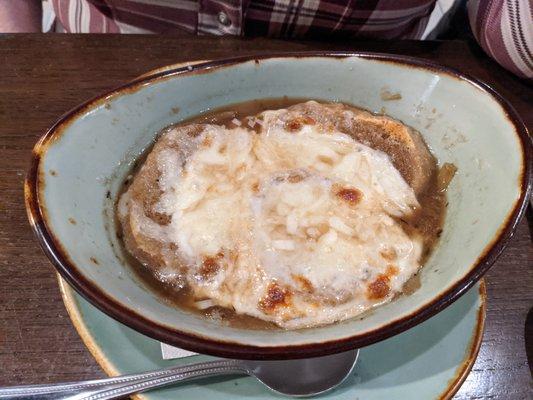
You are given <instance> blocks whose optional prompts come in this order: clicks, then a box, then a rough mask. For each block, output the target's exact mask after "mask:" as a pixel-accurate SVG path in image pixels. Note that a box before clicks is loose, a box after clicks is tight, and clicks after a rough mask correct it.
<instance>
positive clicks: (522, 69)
mask: <svg viewBox="0 0 533 400" xmlns="http://www.w3.org/2000/svg"><path fill="white" fill-rule="evenodd" d="M50 1H51V2H52V5H53V8H54V11H55V14H56V16H57V18H58V20H59V22H60V24H61V25H62V27H63V29H64V30H65V31H66V32H80V33H83V32H87V33H88V32H92V33H108V32H109V33H168V32H173V31H176V30H186V31H189V32H191V33H196V34H199V35H203V34H211V35H236V36H269V37H277V38H287V39H290V38H320V39H325V38H333V37H342V38H352V37H358V38H378V39H422V38H425V36H426V33H425V30H426V27H427V25H428V21H429V19H430V16H431V15H432V13H433V14H435V11H438V4H437V0H401V1H400V0H50ZM531 2H532V0H499V1H498V0H469V2H468V11H469V18H470V24H471V27H472V30H473V33H474V35H475V37H476V39H477V40H478V42H479V43H480V45H481V46H482V47H483V49H484V50H485V51H486V52H487V53H488V54H489V55H490V56H491V57H493V58H494V59H495V60H496V61H498V62H499V63H500V64H501V65H503V66H504V67H505V68H507V69H509V70H510V71H512V72H513V73H515V74H517V75H519V76H522V77H528V78H533V56H532V50H533V17H532V12H533V7H532V4H531ZM446 3H449V4H450V3H453V0H447V1H446ZM436 4H437V7H436ZM502 4H503V6H502Z"/></svg>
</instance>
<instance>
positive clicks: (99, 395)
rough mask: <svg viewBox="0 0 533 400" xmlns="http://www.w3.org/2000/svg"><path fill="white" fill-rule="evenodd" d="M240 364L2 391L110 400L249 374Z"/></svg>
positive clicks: (6, 395)
mask: <svg viewBox="0 0 533 400" xmlns="http://www.w3.org/2000/svg"><path fill="white" fill-rule="evenodd" d="M246 373H247V372H246V368H245V367H244V366H242V364H241V363H240V362H239V361H238V360H229V359H228V360H217V361H209V362H204V363H197V364H190V365H184V366H178V367H170V368H166V369H161V370H157V371H152V372H145V373H140V374H133V375H123V376H119V377H114V378H106V379H98V380H90V381H81V382H68V383H57V384H51V385H27V386H13V387H7V388H0V399H13V400H14V399H39V400H56V399H69V400H108V399H118V398H122V397H124V396H127V395H129V394H133V393H139V392H144V391H146V390H149V389H153V388H156V387H161V386H166V385H170V384H172V383H176V382H182V381H187V380H191V379H196V378H200V377H207V376H215V375H231V374H239V375H242V374H246Z"/></svg>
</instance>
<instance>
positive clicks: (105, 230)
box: [25, 53, 531, 359]
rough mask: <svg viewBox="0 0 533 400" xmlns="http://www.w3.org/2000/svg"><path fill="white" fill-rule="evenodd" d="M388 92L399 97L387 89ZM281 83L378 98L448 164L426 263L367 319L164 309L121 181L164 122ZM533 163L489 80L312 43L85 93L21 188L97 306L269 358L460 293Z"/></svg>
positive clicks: (39, 152) (386, 327)
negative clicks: (405, 292)
mask: <svg viewBox="0 0 533 400" xmlns="http://www.w3.org/2000/svg"><path fill="white" fill-rule="evenodd" d="M386 92H390V93H394V94H396V93H397V94H399V96H393V98H395V99H396V100H389V101H387V99H388V98H390V97H388V96H383V95H384V94H386ZM282 96H289V97H299V98H310V99H321V100H327V101H342V102H347V103H350V104H354V105H356V106H359V107H362V108H366V109H368V110H370V111H373V112H380V111H381V112H383V111H385V112H386V113H387V114H389V115H391V116H393V117H394V118H397V119H399V120H401V121H403V122H404V123H406V124H408V125H411V126H413V127H415V128H416V129H418V130H419V131H420V132H421V133H422V135H423V136H424V138H425V140H426V142H427V143H428V145H429V146H430V148H431V150H432V151H433V153H434V154H435V156H436V157H437V158H438V160H439V162H441V163H444V162H452V163H454V164H455V165H456V166H457V168H458V172H457V175H456V176H455V178H454V179H453V181H452V183H451V185H450V187H449V190H448V200H449V205H448V211H447V216H446V221H445V225H444V230H443V234H442V237H441V240H440V242H439V244H438V246H437V247H436V249H435V250H434V252H433V253H432V255H431V258H430V259H429V260H428V262H427V263H426V265H425V266H424V268H423V269H422V272H421V287H420V288H419V289H418V290H417V291H416V292H414V293H413V294H411V295H409V296H400V297H399V298H397V299H396V300H395V301H393V302H391V303H389V304H387V305H385V306H383V307H380V308H376V309H375V310H374V311H372V312H371V313H369V314H367V315H365V316H364V317H363V318H354V319H350V320H347V321H343V322H340V323H336V324H332V325H328V326H323V327H318V328H312V329H304V330H297V331H284V330H274V331H262V330H245V329H237V328H233V327H228V326H223V325H219V324H216V323H215V322H213V321H208V320H206V319H202V318H200V317H198V316H196V315H192V314H189V313H187V312H184V311H180V310H178V309H176V308H173V307H172V306H170V305H168V304H166V303H165V302H164V301H162V300H161V299H160V298H158V297H157V296H156V295H155V294H154V293H153V292H151V291H150V290H149V289H147V288H146V287H145V286H144V285H143V284H142V283H141V282H140V281H139V280H138V279H137V278H136V276H135V275H134V274H133V273H132V272H131V270H130V269H129V268H128V266H127V265H126V263H125V261H124V257H123V255H122V253H121V249H120V245H119V243H118V240H117V237H116V234H115V231H114V224H113V218H114V217H113V201H114V199H115V198H116V196H117V191H118V190H119V188H120V185H121V183H122V182H123V180H124V178H125V176H126V175H127V174H128V173H129V171H130V168H131V164H132V162H133V161H134V160H135V159H136V157H137V156H138V155H139V154H140V153H141V152H142V150H143V149H145V148H146V147H147V146H149V145H150V144H151V143H152V142H153V140H154V137H155V135H156V133H157V132H158V131H159V130H160V129H162V128H163V127H165V126H167V125H169V124H171V123H175V122H177V121H180V120H182V119H185V118H188V117H191V116H194V115H196V114H199V113H202V112H204V111H207V110H210V109H213V108H216V107H218V106H222V105H227V104H230V103H237V102H243V101H246V100H251V99H257V98H276V97H282ZM400 97H401V98H400ZM530 173H531V143H530V140H529V137H528V134H527V131H526V128H525V127H524V125H523V123H522V122H520V120H519V118H518V116H517V114H516V112H515V111H514V110H513V109H512V108H511V107H510V106H509V104H508V103H507V102H506V101H505V100H504V99H502V98H501V97H500V96H499V95H498V94H497V93H495V92H494V91H493V90H492V89H491V88H490V87H488V86H487V85H485V84H483V83H481V82H479V81H476V80H475V79H472V78H469V77H466V76H465V75H464V74H462V73H460V72H457V71H454V70H451V69H448V68H445V67H441V66H438V65H434V64H431V63H429V62H426V61H422V60H418V59H413V58H408V57H402V56H391V55H384V54H369V53H313V54H285V55H273V56H262V57H260V58H238V59H227V60H219V61H212V62H205V63H201V64H197V65H194V66H188V67H179V68H168V69H167V70H164V71H163V72H157V73H155V74H152V75H149V76H144V77H143V78H140V79H138V80H136V81H134V82H131V83H128V84H126V85H124V86H122V87H120V88H118V89H115V90H113V91H111V92H109V93H106V94H104V95H102V96H99V97H97V98H95V99H93V100H90V101H88V102H86V103H84V104H82V105H80V106H79V107H77V108H76V109H74V110H72V111H71V112H69V113H67V114H66V115H65V116H63V117H62V118H61V119H60V120H59V121H58V122H57V123H56V124H55V125H54V126H53V127H52V128H51V129H50V130H49V131H48V132H47V133H46V134H45V135H44V136H43V137H42V139H41V140H40V141H39V143H38V144H37V145H36V146H35V148H34V153H33V162H32V165H31V169H30V171H29V174H28V176H27V180H26V187H25V191H26V203H27V209H28V213H29V217H30V221H31V224H32V226H33V228H34V230H35V232H36V233H37V236H38V238H39V240H40V243H41V245H42V247H43V248H44V250H45V252H46V254H47V255H48V257H49V258H50V259H51V261H52V262H53V264H54V265H55V266H56V268H57V269H58V271H59V272H60V273H61V275H62V276H63V277H64V278H65V279H66V280H67V281H68V282H69V283H70V284H71V285H72V286H73V287H74V288H75V289H76V290H77V291H78V292H79V293H81V294H82V295H83V296H84V297H85V298H86V299H88V300H89V301H90V302H92V303H93V304H94V305H96V306H97V307H99V308H100V309H101V310H103V311H104V312H105V313H107V314H109V315H110V316H112V317H113V318H115V319H117V320H118V321H120V322H122V323H124V324H126V325H129V326H130V327H132V328H134V329H136V330H138V331H140V332H141V333H144V334H146V335H148V336H151V337H153V338H156V339H158V340H160V341H163V342H167V343H170V344H173V345H176V346H180V347H182V348H185V349H189V350H193V351H196V352H200V353H206V354H212V355H219V356H226V357H235V358H265V359H266V358H271V359H273V358H299V357H311V356H318V355H324V354H327V353H334V352H340V351H343V350H347V349H350V348H355V347H361V346H366V345H368V344H371V343H374V342H377V341H380V340H382V339H385V338H387V337H390V336H392V335H395V334H397V333H399V332H402V331H404V330H406V329H408V328H410V327H412V326H414V325H416V324H418V323H420V322H422V321H423V320H425V319H427V318H428V317H430V316H431V315H433V314H435V313H436V312H438V311H440V310H442V309H443V308H444V307H446V306H447V305H449V304H450V303H451V302H453V301H454V300H456V299H457V298H458V297H459V296H461V295H462V294H463V293H465V292H466V291H467V290H468V289H469V288H470V287H471V286H472V285H473V284H474V282H476V281H477V280H478V279H479V278H480V277H481V276H482V275H483V274H484V273H485V272H486V271H487V269H488V268H489V267H490V266H491V265H492V264H493V263H494V261H495V260H496V258H497V257H498V255H499V254H500V253H501V251H502V250H503V248H504V246H505V244H506V243H507V241H508V240H509V238H510V237H511V235H512V233H513V231H514V229H515V227H516V225H517V222H518V220H519V218H520V216H521V215H522V214H523V211H524V209H525V205H526V198H527V197H528V196H529V191H530V183H529V177H530Z"/></svg>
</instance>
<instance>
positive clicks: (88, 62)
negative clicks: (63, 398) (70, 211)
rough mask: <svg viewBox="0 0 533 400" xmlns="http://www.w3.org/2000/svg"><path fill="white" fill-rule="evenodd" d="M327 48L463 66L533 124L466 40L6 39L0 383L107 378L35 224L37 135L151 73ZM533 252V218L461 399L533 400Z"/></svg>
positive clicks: (502, 277) (497, 282) (497, 288)
mask: <svg viewBox="0 0 533 400" xmlns="http://www.w3.org/2000/svg"><path fill="white" fill-rule="evenodd" d="M323 49H335V50H365V51H377V52H388V53H398V54H406V55H411V56H416V57H422V58H427V59H430V60H434V61H437V62H439V63H442V64H445V65H447V66H452V67H456V68H458V69H461V70H463V71H465V72H467V73H469V74H471V75H474V76H476V77H478V78H480V79H482V80H484V81H485V82H488V83H489V84H491V85H492V86H493V87H494V88H495V89H496V90H497V91H499V92H500V93H501V94H502V95H504V96H505V97H507V99H508V100H509V101H510V102H511V103H512V104H513V106H514V107H515V108H516V109H517V111H518V112H519V114H520V115H521V116H522V118H523V119H524V121H525V123H526V125H527V126H528V128H529V129H530V130H531V129H532V128H533V90H532V88H531V87H530V86H529V87H528V86H527V85H526V84H524V83H523V82H521V81H520V80H518V79H517V78H515V77H513V76H512V75H511V74H509V73H507V72H506V71H505V70H504V69H502V68H501V67H499V66H498V65H497V64H496V63H494V62H493V61H491V60H490V59H489V58H488V57H486V56H485V55H484V53H483V52H482V51H481V50H480V49H479V48H478V47H477V46H476V45H474V44H471V43H466V42H460V41H449V42H414V41H393V42H344V43H340V42H339V43H320V42H283V41H271V40H263V39H247V40H238V39H220V38H214V37H199V38H197V37H190V36H183V37H177V36H174V37H170V36H169V37H161V36H159V37H156V36H134V35H123V36H118V35H106V36H103V35H0V385H8V384H23V383H37V382H43V383H44V382H57V381H64V380H77V379H88V378H96V377H102V376H103V372H102V371H101V370H100V368H99V366H98V365H97V364H96V362H95V361H94V360H93V358H92V357H91V355H90V354H89V352H88V351H87V350H86V349H85V347H84V345H83V343H82V342H81V340H80V338H79V337H78V335H77V333H76V331H75V330H74V328H73V327H72V325H71V324H70V320H69V318H68V315H67V313H66V311H65V308H64V306H63V302H62V301H61V297H60V294H59V290H58V286H57V280H56V275H55V272H54V269H53V268H52V266H51V264H50V263H49V262H48V260H47V259H46V257H45V256H44V254H43V253H42V252H41V250H40V249H39V246H38V244H37V241H36V239H35V238H34V236H33V233H32V232H31V230H30V227H29V224H28V222H27V219H26V213H25V210H24V201H23V179H24V175H25V172H26V169H27V167H28V162H29V159H30V153H31V149H32V147H33V145H34V144H35V142H36V141H37V139H38V138H39V136H40V135H41V134H43V132H44V131H45V130H46V129H47V128H48V127H49V126H50V125H51V124H52V123H53V122H54V121H55V120H56V119H57V118H58V117H59V116H60V115H61V114H62V113H64V112H65V111H67V110H69V109H70V108H72V107H74V106H75V105H77V104H78V103H80V102H82V101H84V100H86V99H87V98H89V97H91V96H94V95H96V94H99V93H101V92H102V91H106V90H108V89H110V88H112V87H114V86H117V85H119V84H121V83H124V82H126V81H128V80H129V79H132V78H133V77H135V76H137V75H139V74H141V73H143V72H145V71H147V70H149V69H152V68H156V67H160V66H163V65H166V64H171V63H176V62H182V61H189V60H197V59H213V58H220V57H228V56H237V55H245V54H259V53H264V52H269V51H306V50H323ZM532 256H533V247H532V241H531V230H530V227H529V226H528V223H527V221H526V220H525V219H524V220H523V221H522V222H521V223H520V225H519V227H518V230H517V232H516V234H515V236H514V237H513V239H512V240H511V242H510V244H509V246H508V247H507V249H506V250H505V252H504V253H503V254H502V256H501V257H500V259H499V260H498V262H497V263H496V264H495V265H494V266H493V267H492V269H491V270H490V271H489V273H488V274H487V275H486V282H487V286H488V307H487V320H486V329H485V333H484V337H483V344H482V346H481V350H480V353H479V356H478V359H477V361H476V363H475V365H474V367H473V369H472V372H471V373H470V375H469V377H468V379H467V380H466V382H465V383H464V385H463V386H462V388H461V389H460V390H459V392H458V393H457V394H456V397H455V399H531V398H532V397H531V396H532V395H533V394H532V392H533V390H532V388H533V384H532V382H533V381H532V377H531V365H532V364H531V361H532V360H531V354H532V352H533V348H532V344H531V341H532V340H533V338H532V332H531V330H532V322H531V319H532V318H533V309H532V307H533V257H532ZM528 312H529V314H530V315H529V323H527V322H526V319H527V316H528ZM526 343H527V344H526ZM528 353H529V358H530V361H529V363H528V356H527V354H528Z"/></svg>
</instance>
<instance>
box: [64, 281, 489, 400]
mask: <svg viewBox="0 0 533 400" xmlns="http://www.w3.org/2000/svg"><path fill="white" fill-rule="evenodd" d="M59 285H60V289H61V294H62V296H63V301H64V303H65V306H66V308H67V311H68V313H69V316H70V318H71V320H72V323H73V324H74V326H75V328H76V330H77V331H78V333H79V334H80V336H81V339H82V340H83V342H84V343H85V345H86V346H87V348H88V349H89V351H90V352H91V353H92V355H93V356H94V358H95V359H96V361H97V362H98V364H100V366H101V367H102V368H103V369H104V371H105V372H106V373H107V374H108V375H110V376H115V375H123V374H130V373H135V372H141V371H148V370H154V369H158V368H165V367H169V366H172V365H178V364H185V363H194V362H201V361H206V360H209V359H212V357H209V356H203V355H198V356H191V357H186V358H182V359H177V360H163V359H162V357H161V348H160V343H159V342H158V341H157V340H154V339H151V338H149V337H147V336H144V335H142V334H140V333H138V332H136V331H134V330H132V329H130V328H128V327H126V326H125V325H122V324H121V323H119V322H117V321H115V320H114V319H112V318H110V317H108V316H107V315H106V314H104V313H102V312H101V311H99V310H98V309H96V308H95V307H94V306H92V305H91V304H90V303H88V302H87V301H86V300H84V299H83V298H82V297H81V296H80V295H79V294H77V293H76V292H75V291H74V290H73V289H72V288H71V287H70V286H69V285H68V284H67V283H66V282H65V281H63V280H62V279H61V278H59ZM485 297H486V293H485V284H484V282H483V281H481V282H480V283H478V284H476V285H475V286H474V287H473V288H472V289H471V290H470V291H469V292H467V293H466V294H465V295H463V296H462V297H461V298H460V299H459V300H457V301H456V302H455V303H453V304H452V305H450V306H449V307H448V308H446V309H445V310H443V311H442V312H440V313H438V314H437V315H435V316H434V317H432V318H430V319H428V320H427V321H425V322H423V323H421V324H419V325H417V326H416V327H414V328H412V329H410V330H408V331H406V332H404V333H402V334H400V335H397V336H394V337H392V338H390V339H387V340H385V341H382V342H379V343H376V344H374V345H371V346H368V347H365V348H363V349H361V352H360V355H359V360H358V362H357V365H356V366H355V369H354V372H353V373H352V375H351V376H350V377H349V378H348V379H347V380H346V381H345V382H344V383H343V384H342V385H341V386H339V387H338V388H337V389H335V390H334V391H332V392H330V393H328V394H325V395H322V396H318V397H317V398H319V399H339V400H341V399H346V400H348V399H349V400H390V399H410V400H418V399H420V400H428V399H450V398H451V397H453V395H454V394H455V393H456V392H457V390H458V389H459V387H460V386H461V384H462V383H463V381H464V380H465V379H466V377H467V375H468V373H469V372H470V369H471V368H472V365H473V364H474V361H475V359H476V356H477V353H478V351H479V346H480V344H481V338H482V336H483V326H484V320H485ZM135 398H136V399H143V400H166V399H186V400H187V399H202V400H230V399H231V400H238V399H257V400H259V399H275V398H278V399H281V398H284V397H283V396H280V395H277V394H274V393H273V392H271V391H269V390H268V389H267V388H266V387H264V386H263V385H262V384H261V383H259V382H258V381H257V380H255V379H254V378H250V377H218V378H210V379H203V380H197V381H193V382H188V383H182V384H178V385H175V386H172V387H168V388H165V389H159V390H153V391H150V392H147V393H145V394H142V395H138V396H135Z"/></svg>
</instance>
